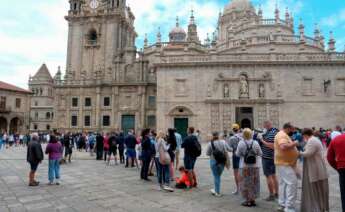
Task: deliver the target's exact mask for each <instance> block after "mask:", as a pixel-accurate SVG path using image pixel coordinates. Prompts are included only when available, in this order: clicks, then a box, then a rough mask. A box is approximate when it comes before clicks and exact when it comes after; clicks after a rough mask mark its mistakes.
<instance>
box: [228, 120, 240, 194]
mask: <svg viewBox="0 0 345 212" xmlns="http://www.w3.org/2000/svg"><path fill="white" fill-rule="evenodd" d="M232 132H233V136H231V137H230V138H229V140H228V145H229V147H230V148H231V149H232V168H233V172H234V178H235V183H236V189H235V191H233V192H232V194H234V195H237V194H238V192H239V182H240V174H239V168H240V158H239V157H238V156H237V155H236V151H237V146H238V144H239V142H240V141H241V140H242V134H241V133H240V125H238V124H233V125H232Z"/></svg>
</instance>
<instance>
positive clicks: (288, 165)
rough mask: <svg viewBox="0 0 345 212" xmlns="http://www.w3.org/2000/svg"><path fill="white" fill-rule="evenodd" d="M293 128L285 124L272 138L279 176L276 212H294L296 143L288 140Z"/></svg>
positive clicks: (295, 196)
mask: <svg viewBox="0 0 345 212" xmlns="http://www.w3.org/2000/svg"><path fill="white" fill-rule="evenodd" d="M293 130H294V128H293V126H292V125H291V124H290V123H286V124H284V126H283V129H282V130H281V131H279V132H278V133H277V135H276V137H275V138H274V155H275V156H274V163H275V165H276V167H277V171H278V175H279V201H278V203H279V208H278V211H285V212H295V211H296V210H295V207H296V206H295V202H296V199H297V183H298V179H297V173H296V170H297V159H298V150H297V148H296V146H297V143H296V142H294V141H292V140H291V139H290V136H289V135H292V133H293Z"/></svg>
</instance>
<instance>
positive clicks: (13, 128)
mask: <svg viewBox="0 0 345 212" xmlns="http://www.w3.org/2000/svg"><path fill="white" fill-rule="evenodd" d="M20 126H21V123H20V120H19V118H13V119H12V120H11V122H10V133H18V129H19V127H20Z"/></svg>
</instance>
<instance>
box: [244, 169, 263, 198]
mask: <svg viewBox="0 0 345 212" xmlns="http://www.w3.org/2000/svg"><path fill="white" fill-rule="evenodd" d="M240 178H241V179H240V192H241V194H242V197H243V198H244V199H245V200H255V199H256V198H258V197H259V196H260V170H259V168H257V167H245V168H242V169H240Z"/></svg>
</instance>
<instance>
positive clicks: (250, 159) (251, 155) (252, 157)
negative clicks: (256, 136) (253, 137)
mask: <svg viewBox="0 0 345 212" xmlns="http://www.w3.org/2000/svg"><path fill="white" fill-rule="evenodd" d="M244 143H245V144H246V146H247V150H246V154H245V155H244V162H245V163H246V164H249V165H252V164H255V163H256V156H257V155H256V152H255V150H254V149H253V145H254V141H253V143H252V145H250V146H248V144H247V143H246V142H244Z"/></svg>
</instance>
